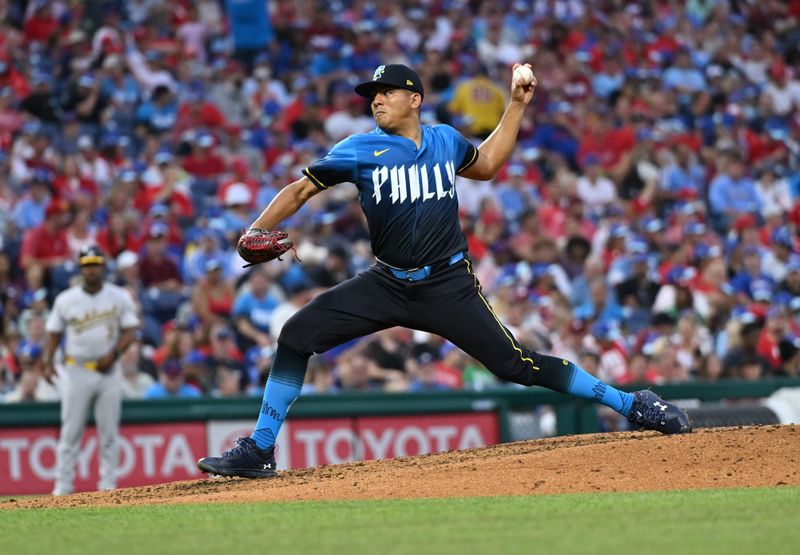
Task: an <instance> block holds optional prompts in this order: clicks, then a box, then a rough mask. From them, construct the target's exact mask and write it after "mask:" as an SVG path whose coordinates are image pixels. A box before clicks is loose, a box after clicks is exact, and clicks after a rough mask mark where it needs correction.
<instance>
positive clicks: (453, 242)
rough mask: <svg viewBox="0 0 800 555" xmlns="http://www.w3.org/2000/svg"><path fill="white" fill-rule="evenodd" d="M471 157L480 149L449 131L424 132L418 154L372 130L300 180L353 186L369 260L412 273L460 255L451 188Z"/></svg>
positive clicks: (427, 128) (401, 140)
mask: <svg viewBox="0 0 800 555" xmlns="http://www.w3.org/2000/svg"><path fill="white" fill-rule="evenodd" d="M477 158H478V149H477V148H475V146H474V145H472V144H471V143H470V142H469V141H467V139H466V138H464V136H463V135H461V133H459V132H458V131H456V130H455V129H453V128H452V127H450V126H448V125H435V126H431V125H423V126H422V142H421V145H420V147H419V148H417V145H416V144H415V143H414V141H412V140H410V139H408V138H406V137H401V136H398V135H389V134H386V133H384V132H383V131H381V130H380V129H375V130H373V131H371V132H369V133H363V134H360V135H353V136H351V137H348V138H347V139H344V140H343V141H341V142H340V143H338V144H336V145H335V146H334V147H333V148H332V149H331V151H330V152H329V153H328V155H327V156H325V158H323V159H321V160H318V161H316V162H314V163H313V164H311V166H309V167H308V168H306V169H305V170H303V173H304V174H305V175H306V176H307V177H308V178H309V179H310V180H311V181H312V182H313V183H314V184H315V185H316V186H317V187H318V188H320V189H327V188H328V187H331V186H333V185H336V184H338V183H354V184H355V185H356V187H357V188H358V193H359V203H360V204H361V208H362V209H363V210H364V214H365V215H366V216H367V222H368V224H369V231H370V242H371V243H372V251H373V252H374V253H375V256H377V257H378V258H379V259H380V260H382V261H384V262H386V263H387V264H391V265H392V266H396V267H398V268H416V267H418V266H423V265H425V264H431V263H433V262H436V261H439V260H443V259H446V258H448V257H450V256H451V255H453V254H455V253H457V252H459V251H466V249H467V240H466V238H465V237H464V234H463V233H462V232H461V226H460V225H459V220H458V194H457V192H456V188H455V181H456V175H458V174H459V173H461V172H463V171H464V170H466V169H467V168H469V167H470V166H471V165H472V164H474V163H475V161H476V160H477Z"/></svg>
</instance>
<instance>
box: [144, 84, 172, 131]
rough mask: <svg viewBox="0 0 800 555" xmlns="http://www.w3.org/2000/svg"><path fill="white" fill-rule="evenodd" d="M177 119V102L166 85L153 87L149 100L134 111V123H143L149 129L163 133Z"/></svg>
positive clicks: (170, 127)
mask: <svg viewBox="0 0 800 555" xmlns="http://www.w3.org/2000/svg"><path fill="white" fill-rule="evenodd" d="M177 120H178V102H177V101H176V100H175V95H173V94H172V91H170V90H169V88H168V87H167V86H166V85H158V86H157V87H156V88H155V89H153V94H152V95H151V96H150V100H148V101H147V102H143V103H142V105H141V106H139V109H138V110H137V111H136V123H137V124H144V125H146V126H147V127H148V129H150V131H153V132H156V133H163V132H165V131H169V130H170V129H172V126H174V125H175V122H176V121H177Z"/></svg>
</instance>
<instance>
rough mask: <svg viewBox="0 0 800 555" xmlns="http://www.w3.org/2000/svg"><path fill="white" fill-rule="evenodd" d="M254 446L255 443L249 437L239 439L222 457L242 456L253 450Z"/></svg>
mask: <svg viewBox="0 0 800 555" xmlns="http://www.w3.org/2000/svg"><path fill="white" fill-rule="evenodd" d="M254 444H255V442H254V441H253V440H252V439H250V438H249V437H240V438H239V439H237V440H236V445H234V446H233V447H232V448H231V449H229V450H227V451H225V452H224V453H223V454H222V456H223V457H231V456H234V455H243V454H244V453H249V452H251V451H252V450H253V447H254Z"/></svg>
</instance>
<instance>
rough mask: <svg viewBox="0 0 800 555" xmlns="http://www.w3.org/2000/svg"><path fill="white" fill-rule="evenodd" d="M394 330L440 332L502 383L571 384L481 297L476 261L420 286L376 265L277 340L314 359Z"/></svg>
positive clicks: (313, 305)
mask: <svg viewBox="0 0 800 555" xmlns="http://www.w3.org/2000/svg"><path fill="white" fill-rule="evenodd" d="M393 326H403V327H407V328H412V329H417V330H421V331H427V332H430V333H434V334H437V335H440V336H442V337H444V338H445V339H448V340H449V341H451V342H452V343H453V344H455V345H456V346H457V347H459V348H460V349H461V350H463V351H464V352H466V353H467V354H469V355H470V356H472V357H474V358H475V359H477V360H478V361H480V362H481V363H482V364H483V365H484V366H485V367H486V368H487V369H488V370H489V371H491V372H492V373H494V374H495V375H497V376H498V377H500V378H502V379H503V380H507V381H510V382H514V383H518V384H522V385H527V386H530V385H542V386H544V387H548V388H550V389H554V390H556V391H561V392H566V391H567V388H568V387H569V383H570V379H571V377H572V376H571V374H572V372H571V371H570V370H571V369H572V365H570V364H569V363H568V362H567V361H565V360H562V359H559V358H555V357H551V356H547V355H542V354H540V353H537V352H535V351H531V350H529V349H527V348H526V347H524V346H523V345H520V344H519V343H517V341H516V339H514V337H513V336H512V335H511V332H510V331H508V329H506V328H505V326H503V325H502V324H501V323H500V321H499V320H498V319H497V316H496V315H495V314H494V312H493V311H492V309H491V307H490V306H489V303H488V302H487V300H486V299H485V298H484V296H483V294H482V293H481V287H480V284H479V283H478V278H477V277H476V276H475V274H474V273H473V271H472V267H471V262H470V260H469V258H464V259H462V260H460V261H458V262H456V263H455V264H453V265H451V266H446V267H444V268H443V269H441V270H439V271H435V272H433V273H432V274H431V275H430V276H428V277H427V278H425V279H423V280H420V281H415V282H410V281H407V280H401V279H398V278H396V277H395V276H394V275H392V272H391V271H390V270H389V269H388V268H387V267H385V266H383V265H382V264H380V263H376V264H374V265H373V266H371V267H370V268H369V269H368V270H366V271H365V272H362V273H360V274H359V275H357V276H355V277H354V278H352V279H349V280H347V281H345V282H343V283H340V284H339V285H337V286H336V287H333V288H332V289H330V290H328V291H326V292H325V293H323V294H321V295H319V296H318V297H316V298H315V299H314V300H313V301H311V302H310V303H309V304H308V305H306V306H305V307H303V308H302V309H300V310H299V311H298V312H297V313H296V314H295V315H294V316H292V317H291V318H290V319H289V320H288V321H287V322H286V324H285V325H284V327H283V329H282V330H281V333H280V337H279V338H278V343H280V344H281V345H282V346H285V347H288V348H289V349H291V350H293V351H294V352H296V353H297V354H299V355H301V356H304V357H309V356H311V355H312V354H315V353H317V354H318V353H323V352H325V351H327V350H328V349H331V348H333V347H335V346H337V345H339V344H341V343H344V342H345V341H349V340H351V339H354V338H356V337H361V336H364V335H368V334H371V333H373V332H376V331H379V330H382V329H386V328H390V327H393Z"/></svg>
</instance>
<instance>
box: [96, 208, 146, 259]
mask: <svg viewBox="0 0 800 555" xmlns="http://www.w3.org/2000/svg"><path fill="white" fill-rule="evenodd" d="M97 246H99V247H100V248H101V249H103V252H106V253H108V255H109V256H111V257H112V258H116V257H117V256H119V255H120V254H121V253H122V252H123V251H126V250H127V251H133V252H136V251H138V250H139V240H138V239H137V238H136V235H135V234H134V232H133V228H132V226H131V222H130V220H129V219H128V218H127V216H125V215H124V214H122V213H120V212H110V213H109V214H108V222H107V223H106V225H105V227H103V228H102V229H101V230H100V231H99V232H98V233H97Z"/></svg>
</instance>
